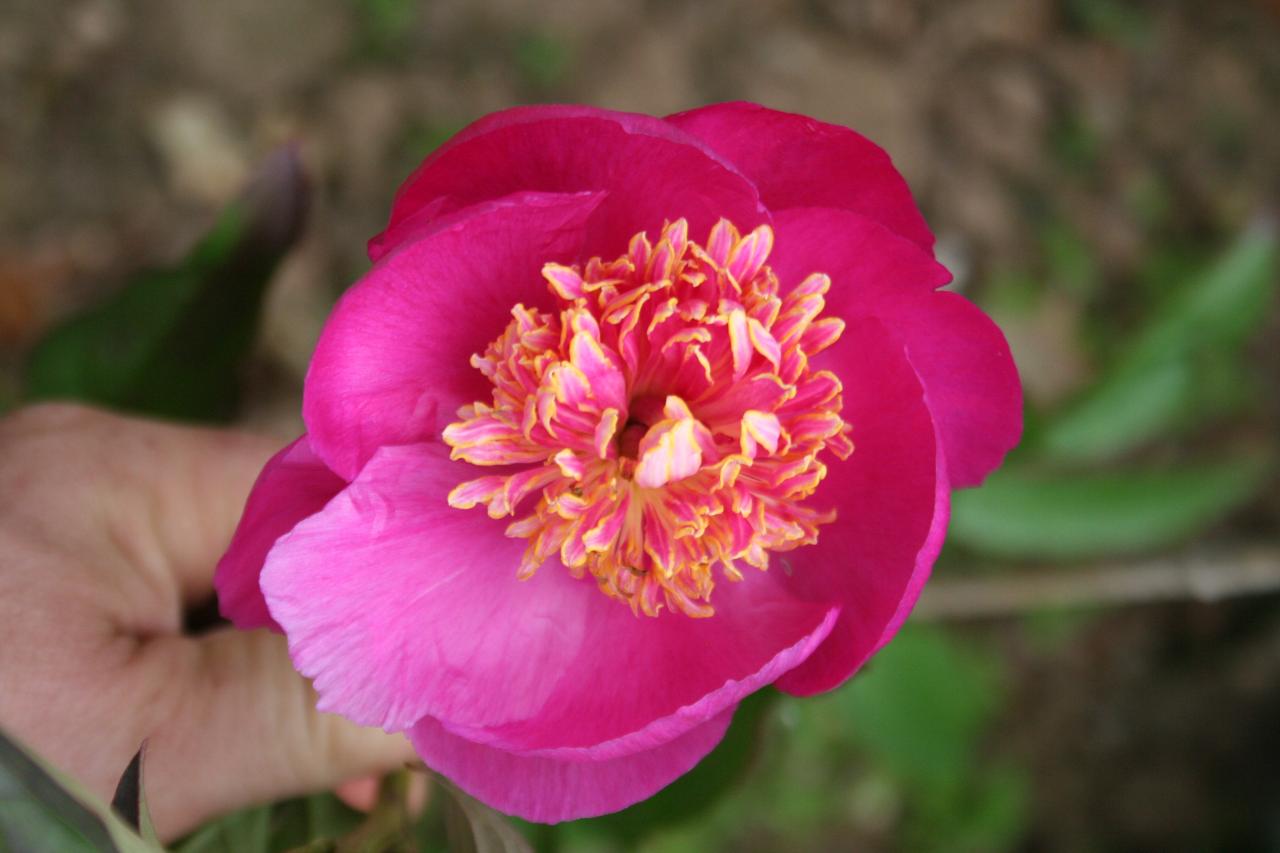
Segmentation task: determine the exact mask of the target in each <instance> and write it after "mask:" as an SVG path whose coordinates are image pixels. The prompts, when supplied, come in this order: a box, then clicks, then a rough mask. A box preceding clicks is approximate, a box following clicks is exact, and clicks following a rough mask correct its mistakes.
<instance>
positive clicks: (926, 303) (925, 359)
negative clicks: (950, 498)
mask: <svg viewBox="0 0 1280 853" xmlns="http://www.w3.org/2000/svg"><path fill="white" fill-rule="evenodd" d="M774 227H775V231H776V233H777V239H776V242H775V249H774V254H773V256H772V258H771V263H772V264H773V267H774V269H775V271H777V272H778V274H779V275H780V276H781V277H782V280H783V281H784V282H786V283H788V284H792V283H796V282H800V281H802V280H803V279H804V277H805V276H807V275H808V274H809V273H811V272H815V271H821V272H824V273H827V274H828V275H829V276H831V281H832V287H831V290H830V291H829V292H828V294H827V311H828V312H829V313H831V314H833V315H835V316H839V317H843V318H844V319H846V320H850V319H854V318H857V317H864V316H871V317H878V318H880V319H881V320H882V321H883V322H884V324H885V325H886V326H888V327H889V328H890V329H892V331H893V333H894V334H895V335H897V336H898V337H899V338H901V339H902V341H903V342H904V343H905V344H906V346H907V354H908V356H909V358H910V359H911V364H912V365H913V366H914V367H915V369H916V372H917V373H919V375H920V379H921V381H922V382H923V383H924V387H925V396H926V398H927V400H928V403H929V409H930V411H931V412H932V413H933V419H934V422H935V424H936V426H937V428H938V432H939V435H940V438H941V440H942V446H943V449H944V452H945V455H946V460H947V476H948V479H949V480H950V482H951V485H952V486H953V487H957V488H959V487H964V486H974V485H977V484H978V483H981V482H982V480H983V478H984V477H986V475H987V474H988V473H990V472H991V471H992V470H994V469H995V468H997V467H998V466H999V465H1000V463H1001V461H1002V460H1003V459H1004V457H1005V454H1007V453H1008V452H1009V451H1010V450H1011V449H1012V448H1013V447H1014V446H1015V445H1017V443H1018V439H1019V438H1020V437H1021V435H1022V386H1021V383H1020V382H1019V381H1018V371H1017V367H1016V366H1015V365H1014V362H1013V356H1012V355H1011V354H1010V352H1009V345H1008V343H1006V341H1005V339H1004V335H1003V334H1002V333H1001V332H1000V329H999V328H998V327H997V326H996V325H995V323H993V322H992V321H991V320H990V318H988V317H987V316H986V315H985V314H983V313H982V312H981V311H980V310H978V309H977V308H976V307H974V306H973V305H972V304H971V303H970V302H969V301H968V300H966V299H965V298H964V297H962V296H960V295H959V294H956V293H950V292H946V291H937V290H936V288H938V287H940V286H941V285H943V284H945V283H947V282H948V281H950V278H951V276H950V273H948V272H947V271H946V269H945V268H944V267H942V266H941V265H940V264H938V263H937V262H936V261H935V260H933V258H932V257H930V256H929V255H928V254H927V253H926V252H924V251H922V250H921V249H920V248H919V247H917V246H916V245H914V244H912V243H910V242H908V241H906V240H903V239H902V238H900V237H898V236H896V235H894V234H892V233H890V232H889V231H888V230H887V229H886V228H884V227H883V226H881V225H879V224H878V223H876V222H873V221H871V220H869V219H867V218H866V217H863V216H859V215H858V214H856V213H850V212H849V211H845V210H835V209H831V208H809V209H793V210H788V211H784V212H782V213H780V214H778V215H777V217H776V222H775V226H774Z"/></svg>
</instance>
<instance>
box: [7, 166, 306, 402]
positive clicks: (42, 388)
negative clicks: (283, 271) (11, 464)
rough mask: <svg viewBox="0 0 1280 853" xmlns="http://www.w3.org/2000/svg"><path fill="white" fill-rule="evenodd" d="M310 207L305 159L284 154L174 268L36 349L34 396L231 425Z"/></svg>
mask: <svg viewBox="0 0 1280 853" xmlns="http://www.w3.org/2000/svg"><path fill="white" fill-rule="evenodd" d="M306 202H307V190H306V182H305V179H304V177H303V174H302V168H301V164H300V162H299V160H298V156H297V153H296V152H295V151H294V150H293V149H292V148H282V149H280V150H278V151H277V152H276V153H274V154H272V155H271V156H270V157H268V158H267V159H266V160H265V161H264V162H263V164H262V166H261V167H260V168H259V170H258V172H257V174H256V175H255V176H254V178H253V180H252V181H251V182H250V184H249V186H248V188H247V189H246V191H245V193H244V195H243V196H242V197H241V198H240V200H238V201H237V202H235V203H234V204H232V205H231V206H230V207H229V208H228V209H227V210H226V211H224V212H223V214H222V215H221V216H220V217H219V219H218V221H217V223H216V224H215V225H214V227H213V229H212V231H210V232H209V234H208V235H207V236H206V237H205V238H204V239H203V240H201V241H200V242H199V243H198V244H197V245H196V246H195V248H194V249H192V250H191V252H190V253H189V254H188V255H187V257H186V258H184V259H183V260H182V261H180V262H179V263H178V264H177V265H176V266H173V267H169V268H167V269H161V270H152V271H148V272H144V273H141V274H139V275H138V276H137V277H136V278H134V279H133V280H132V281H131V282H130V283H129V284H128V285H126V287H125V288H124V289H123V290H122V291H120V292H119V293H117V294H116V295H115V296H114V297H113V298H111V299H109V300H107V301H106V302H104V303H103V304H101V305H98V306H96V307H93V308H90V309H89V310H87V311H86V312H84V313H82V314H80V315H78V316H75V317H72V318H71V319H70V320H68V321H67V322H66V323H64V324H63V325H61V326H59V327H57V328H55V329H53V330H52V331H51V332H50V333H49V334H48V335H47V336H46V337H45V338H44V340H42V341H41V342H40V343H38V344H37V345H36V347H35V349H34V350H33V351H32V353H31V357H30V361H29V363H28V365H27V371H26V393H27V396H28V398H30V399H75V400H82V401H85V402H93V403H100V404H103V405H107V406H110V407H113V408H117V409H123V410H127V411H133V412H140V413H144V414H152V415H161V416H167V417H176V418H182V419H194V420H226V419H228V418H230V417H231V416H232V415H233V414H234V413H235V408H236V403H237V401H238V398H239V384H240V372H241V369H242V367H243V364H244V360H245V357H246V355H247V354H248V352H249V347H250V345H251V344H252V342H253V336H254V332H255V329H256V327H257V322H258V315H259V313H260V308H261V303H262V297H263V294H264V292H265V289H266V285H267V281H268V280H269V279H270V277H271V274H272V272H273V271H274V270H275V268H276V265H277V263H278V262H279V260H280V258H281V257H282V256H283V255H284V253H285V251H286V250H288V248H289V247H290V246H291V245H293V243H294V241H295V240H296V239H297V237H298V235H299V233H300V231H301V228H302V222H303V217H304V213H305V211H306Z"/></svg>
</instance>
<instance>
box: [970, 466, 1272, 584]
mask: <svg viewBox="0 0 1280 853" xmlns="http://www.w3.org/2000/svg"><path fill="white" fill-rule="evenodd" d="M1269 462H1270V460H1269V459H1268V458H1265V457H1260V456H1249V457H1239V458H1234V459H1227V460H1222V461H1217V462H1213V463H1207V464H1199V465H1195V466H1187V467H1184V468H1180V469H1173V470H1139V471H1114V472H1106V473H1101V474H1084V475H1056V476H1048V475H1035V474H1029V473H1026V472H1023V471H1019V470H1016V469H1005V470H1003V471H997V472H996V473H995V474H993V475H992V476H991V477H990V478H988V480H987V481H986V483H985V484H984V485H983V486H982V488H980V489H975V490H973V491H969V492H960V493H957V494H956V495H955V496H954V497H953V503H952V514H951V527H950V535H951V538H952V540H953V541H954V542H956V543H958V544H962V545H964V546H966V547H969V548H972V549H973V550H975V551H980V552H982V553H985V554H992V555H995V556H1001V557H1013V558H1045V559H1073V558H1087V557H1099V556H1104V555H1108V554H1124V553H1133V552H1139V551H1145V550H1150V549H1153V548H1159V547H1161V546H1164V545H1169V544H1172V543H1174V542H1178V541H1180V540H1183V539H1189V538H1191V537H1192V536H1194V535H1195V534H1197V533H1199V532H1200V531H1201V530H1203V529H1204V528H1205V527H1207V526H1209V525H1210V524H1212V523H1213V522H1215V521H1217V520H1218V519H1220V518H1222V517H1223V516H1224V515H1226V514H1227V513H1228V512H1230V511H1231V510H1232V509H1234V508H1235V507H1237V506H1239V505H1241V504H1242V503H1244V502H1245V501H1247V500H1249V499H1250V498H1251V497H1252V496H1253V495H1254V493H1255V492H1256V491H1257V489H1258V487H1259V486H1260V485H1262V483H1263V481H1264V479H1265V478H1266V476H1267V474H1268V472H1269V470H1270V467H1271V466H1270V464H1269Z"/></svg>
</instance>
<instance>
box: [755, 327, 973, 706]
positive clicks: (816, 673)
mask: <svg viewBox="0 0 1280 853" xmlns="http://www.w3.org/2000/svg"><path fill="white" fill-rule="evenodd" d="M823 360H824V362H825V364H824V366H826V367H829V368H831V369H832V370H834V371H835V373H836V374H837V375H838V376H839V377H840V380H841V382H842V383H843V384H844V409H843V411H842V412H841V414H842V416H843V417H844V419H845V420H847V421H848V422H849V423H850V424H851V425H852V427H853V432H852V436H851V437H852V439H853V444H854V451H853V454H852V455H851V456H850V457H849V458H848V460H846V461H843V462H842V461H840V460H838V459H828V460H827V465H828V466H829V470H828V472H827V477H826V479H825V480H824V481H823V483H822V485H821V486H820V487H819V488H818V491H817V492H816V493H815V494H814V495H813V497H811V498H810V499H809V500H810V502H811V503H812V504H813V505H814V506H831V507H834V508H835V509H836V511H837V513H838V516H837V518H836V520H835V521H834V522H832V523H831V524H828V525H825V526H823V527H822V529H821V533H820V534H819V537H818V544H816V545H812V546H809V547H807V548H799V549H797V550H795V551H793V552H791V553H789V554H785V555H783V558H784V559H785V560H786V561H787V562H788V564H789V572H788V574H787V580H788V582H789V586H790V587H791V588H792V589H793V590H794V591H795V592H796V593H797V594H800V595H802V596H808V597H811V598H813V599H815V600H822V601H834V602H836V603H839V604H840V605H842V610H841V613H840V619H839V621H838V622H837V624H836V626H835V629H834V630H833V631H832V632H831V635H830V636H829V637H828V638H827V640H826V642H825V643H823V645H822V646H821V647H819V648H818V650H817V651H816V652H814V654H813V655H811V656H810V657H809V658H808V659H807V660H806V661H805V662H804V663H802V664H801V665H800V666H799V667H797V668H796V669H794V670H792V671H791V672H789V673H788V674H787V675H785V676H783V677H782V678H781V679H780V680H779V681H778V687H780V688H782V689H783V690H786V691H788V692H790V693H795V694H800V695H807V694H812V693H819V692H822V691H824V690H830V689H831V688H833V687H835V686H837V685H839V684H840V683H842V682H843V681H844V680H845V679H847V678H848V677H849V676H851V675H852V674H853V673H854V672H855V671H857V669H858V667H860V666H861V665H862V664H863V662H865V661H866V659H867V658H868V657H870V656H871V655H872V654H873V653H874V652H875V651H876V650H877V649H878V648H880V646H882V645H883V644H884V643H885V642H887V641H888V640H889V638H890V637H892V636H893V634H894V633H895V632H896V631H897V630H898V628H899V627H900V626H901V624H902V621H903V620H904V619H905V618H906V616H907V614H908V613H909V612H910V610H911V607H912V606H913V605H914V604H915V601H916V598H917V597H918V596H919V594H920V590H921V588H922V587H923V586H924V582H925V581H926V580H927V579H928V576H929V571H930V569H931V568H932V566H933V561H934V559H935V558H936V557H937V555H938V550H939V549H940V548H941V547H942V537H943V534H944V532H945V530H946V523H947V516H948V512H949V510H948V506H949V504H948V487H947V481H946V476H945V469H944V465H943V464H942V459H941V457H940V455H939V452H938V449H937V441H936V438H935V434H934V429H933V423H932V420H931V419H930V415H929V409H928V407H927V406H926V405H925V400H924V392H923V389H922V388H921V385H920V381H919V379H918V378H917V377H916V374H915V371H914V370H913V369H912V366H911V363H910V362H909V361H908V360H907V356H906V353H905V351H904V349H903V346H902V343H901V342H900V341H898V340H896V339H895V338H894V337H893V335H892V334H891V333H890V332H889V331H887V330H886V329H885V328H884V326H883V325H881V323H880V322H879V321H877V320H874V319H869V318H864V319H861V320H854V321H852V322H851V323H850V324H849V329H848V331H847V332H846V333H845V335H844V337H843V338H842V339H841V341H840V343H838V344H836V345H835V346H834V347H832V348H831V349H830V350H829V351H828V352H827V353H826V354H824V356H823Z"/></svg>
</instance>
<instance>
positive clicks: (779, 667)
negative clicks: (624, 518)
mask: <svg viewBox="0 0 1280 853" xmlns="http://www.w3.org/2000/svg"><path fill="white" fill-rule="evenodd" d="M474 470H475V469H474V468H473V467H471V466H469V465H466V464H465V463H460V462H451V461H449V460H448V458H447V448H443V447H440V446H436V445H417V446H405V447H395V448H385V449H383V450H382V451H380V452H379V453H378V454H377V455H376V456H375V457H374V458H373V460H371V461H370V462H369V464H368V465H367V466H365V468H364V470H363V471H362V472H361V474H360V476H359V478H358V479H357V480H356V481H355V482H354V483H352V484H351V485H350V486H349V487H348V488H347V489H346V490H345V491H343V492H342V493H341V494H340V495H339V496H338V497H337V498H335V499H334V500H332V501H330V503H329V505H328V506H327V507H326V508H325V509H324V511H322V512H321V513H319V514H317V515H315V516H313V517H312V518H310V519H308V520H307V521H306V522H304V523H302V524H300V525H298V526H297V527H296V528H295V529H294V531H293V532H292V533H291V534H290V535H288V536H287V537H285V538H283V539H281V540H280V542H279V543H278V544H277V545H276V547H275V548H274V549H273V550H272V552H271V553H270V555H269V556H268V558H267V567H266V569H265V570H264V573H263V580H262V584H263V590H264V591H265V593H266V596H267V601H268V603H269V605H270V607H271V613H272V615H273V616H274V617H275V618H276V620H277V621H278V622H279V623H280V624H281V625H282V626H283V627H284V629H285V633H286V634H287V635H288V638H289V645H290V650H291V652H292V655H293V659H294V663H295V664H296V665H297V667H298V669H299V671H300V672H302V673H303V674H304V675H306V676H308V677H310V678H313V679H315V686H316V689H317V691H318V692H319V694H320V707H321V708H322V709H323V710H327V711H334V712H337V713H341V714H343V715H344V716H346V717H349V718H351V719H353V720H355V721H357V722H360V723H364V724H367V725H379V726H383V727H385V728H388V729H403V728H406V727H408V726H409V725H411V724H413V723H414V722H416V721H417V720H418V719H420V718H421V717H424V716H431V717H435V718H437V719H438V720H441V721H442V722H443V723H444V724H445V725H447V726H448V727H449V728H450V730H451V731H454V732H460V733H463V734H465V735H466V736H467V737H468V738H470V739H472V740H477V739H481V738H483V739H485V740H486V742H488V743H490V744H501V745H503V746H506V747H509V748H514V749H522V750H525V751H530V750H545V751H546V756H555V757H562V756H563V755H564V754H575V755H577V754H581V755H583V756H590V757H595V758H607V757H613V756H616V755H621V754H626V753H630V752H636V751H639V750H645V749H649V748H652V747H654V746H657V745H659V744H661V743H666V742H668V741H670V740H673V739H675V738H676V737H679V736H680V735H681V734H683V733H684V732H687V731H689V730H690V729H692V728H694V727H696V726H698V725H700V724H701V723H703V722H704V721H706V720H708V719H710V718H711V717H714V716H715V715H717V714H719V713H720V712H721V711H723V710H725V709H726V708H729V707H732V706H733V705H734V704H736V703H737V702H738V701H739V700H740V699H741V698H742V697H743V696H745V695H747V694H748V693H751V692H753V691H755V690H757V689H759V688H760V687H762V686H764V685H765V684H768V683H770V682H772V681H773V680H774V679H776V678H777V677H778V676H779V675H781V674H782V673H783V672H786V671H787V670H789V669H790V668H792V667H794V666H795V665H796V664H797V663H799V662H800V661H802V660H803V659H804V658H805V657H806V656H807V655H808V654H809V653H811V652H812V650H813V649H814V648H815V647H816V646H817V645H818V644H819V643H820V642H821V641H822V639H823V638H824V637H825V636H826V635H827V633H828V632H829V631H830V629H831V625H832V624H833V622H834V620H835V615H836V611H835V610H834V609H833V608H832V606H831V605H830V604H828V603H826V602H815V603H805V602H801V601H799V600H797V599H796V598H795V597H794V596H791V595H789V594H788V593H787V590H786V588H785V587H783V586H782V584H781V582H780V581H781V579H780V578H778V577H776V576H775V575H774V574H773V573H770V574H767V575H759V574H758V575H753V576H751V577H750V578H748V579H747V580H744V581H743V582H741V583H737V584H725V585H724V586H723V587H722V588H720V589H717V590H716V594H715V599H714V601H715V603H716V605H717V607H720V608H722V610H721V612H720V613H718V614H717V615H716V616H715V617H713V618H710V619H691V618H689V617H687V616H685V615H683V614H671V613H666V612H664V613H663V615H662V616H660V617H658V618H650V617H646V616H636V615H634V614H633V613H632V612H631V610H630V608H628V607H627V606H626V605H624V604H621V603H619V602H616V601H611V600H609V599H608V598H607V597H606V596H605V595H603V594H602V593H601V592H600V591H599V590H598V589H597V587H596V584H595V582H594V580H592V579H590V578H587V579H581V580H577V579H574V578H572V577H571V576H570V575H569V573H568V572H567V571H566V570H565V569H564V568H563V567H561V566H559V565H557V564H554V563H552V564H548V565H545V566H543V567H542V568H541V569H540V570H539V571H538V572H537V573H536V574H535V575H534V576H533V577H532V578H531V579H530V580H527V581H519V580H517V579H516V571H517V568H518V566H519V562H520V555H521V552H522V550H523V548H524V545H525V541H524V540H521V539H511V538H507V537H506V536H504V535H503V530H504V528H505V526H506V522H505V520H503V521H495V520H493V519H491V518H489V517H488V515H487V514H486V513H484V512H482V511H479V510H460V509H454V508H452V507H450V506H448V505H447V503H446V496H447V494H448V492H449V491H450V490H451V489H452V488H453V487H454V486H455V485H456V484H457V483H458V482H460V481H462V480H463V479H465V478H466V477H467V476H469V475H470V474H472V473H473V472H474ZM565 750H567V752H562V751H565Z"/></svg>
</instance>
